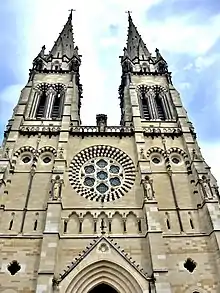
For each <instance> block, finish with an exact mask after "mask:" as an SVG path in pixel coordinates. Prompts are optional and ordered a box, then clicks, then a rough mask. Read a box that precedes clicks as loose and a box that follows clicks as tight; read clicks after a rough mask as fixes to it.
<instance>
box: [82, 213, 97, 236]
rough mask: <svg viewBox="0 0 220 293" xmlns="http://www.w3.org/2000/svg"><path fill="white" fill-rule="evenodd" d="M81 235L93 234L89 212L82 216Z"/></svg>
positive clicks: (91, 217) (92, 224)
mask: <svg viewBox="0 0 220 293" xmlns="http://www.w3.org/2000/svg"><path fill="white" fill-rule="evenodd" d="M82 233H83V234H93V233H94V218H93V216H92V214H91V213H90V212H87V213H86V214H85V215H84V216H83V222H82Z"/></svg>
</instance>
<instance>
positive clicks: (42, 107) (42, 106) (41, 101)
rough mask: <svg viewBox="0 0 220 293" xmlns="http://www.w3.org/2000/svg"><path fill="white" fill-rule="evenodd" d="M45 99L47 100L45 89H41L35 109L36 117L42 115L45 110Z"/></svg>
mask: <svg viewBox="0 0 220 293" xmlns="http://www.w3.org/2000/svg"><path fill="white" fill-rule="evenodd" d="M46 101H47V95H46V91H43V92H42V93H41V95H40V98H39V102H38V106H37V111H36V118H37V119H40V118H42V117H44V115H45V110H46Z"/></svg>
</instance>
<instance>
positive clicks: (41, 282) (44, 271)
mask: <svg viewBox="0 0 220 293" xmlns="http://www.w3.org/2000/svg"><path fill="white" fill-rule="evenodd" d="M60 217H61V203H60V201H53V202H52V201H50V202H49V203H48V208H47V216H46V224H45V229H44V233H43V240H42V246H41V254H40V264H39V270H38V279H37V289H36V293H50V292H52V279H53V275H54V272H55V266H56V260H57V247H58V244H59V225H60Z"/></svg>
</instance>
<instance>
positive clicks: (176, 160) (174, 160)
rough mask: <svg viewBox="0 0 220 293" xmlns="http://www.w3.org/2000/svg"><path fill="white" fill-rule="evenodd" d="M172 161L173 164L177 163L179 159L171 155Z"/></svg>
mask: <svg viewBox="0 0 220 293" xmlns="http://www.w3.org/2000/svg"><path fill="white" fill-rule="evenodd" d="M172 162H173V163H174V164H179V163H180V159H179V158H177V157H173V158H172Z"/></svg>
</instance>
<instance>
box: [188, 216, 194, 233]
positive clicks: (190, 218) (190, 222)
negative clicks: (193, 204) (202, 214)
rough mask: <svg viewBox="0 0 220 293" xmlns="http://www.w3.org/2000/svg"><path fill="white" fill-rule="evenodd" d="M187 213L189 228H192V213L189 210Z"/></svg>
mask: <svg viewBox="0 0 220 293" xmlns="http://www.w3.org/2000/svg"><path fill="white" fill-rule="evenodd" d="M188 214H189V224H190V227H191V229H194V224H193V220H192V214H191V212H189V213H188Z"/></svg>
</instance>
